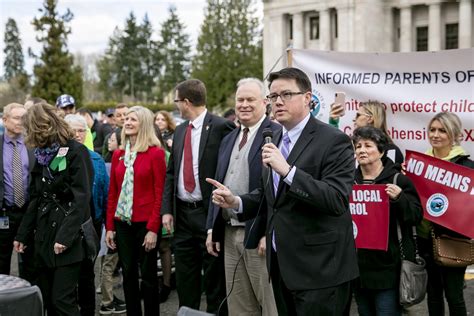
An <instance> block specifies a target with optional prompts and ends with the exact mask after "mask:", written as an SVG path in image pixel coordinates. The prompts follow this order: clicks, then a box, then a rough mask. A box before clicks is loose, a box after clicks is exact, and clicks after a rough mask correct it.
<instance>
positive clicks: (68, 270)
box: [38, 262, 81, 316]
mask: <svg viewBox="0 0 474 316" xmlns="http://www.w3.org/2000/svg"><path fill="white" fill-rule="evenodd" d="M80 270H81V263H80V262H78V263H73V264H70V265H67V266H62V267H57V268H42V269H40V270H39V276H38V286H39V288H40V289H41V293H42V295H43V302H44V307H45V309H46V311H47V312H48V316H62V315H64V316H79V315H80V313H79V306H78V303H77V292H76V288H77V284H78V280H79V273H80Z"/></svg>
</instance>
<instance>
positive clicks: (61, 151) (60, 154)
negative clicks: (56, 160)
mask: <svg viewBox="0 0 474 316" xmlns="http://www.w3.org/2000/svg"><path fill="white" fill-rule="evenodd" d="M68 151H69V147H61V148H59V150H58V154H57V155H56V157H65V156H66V154H67V152H68Z"/></svg>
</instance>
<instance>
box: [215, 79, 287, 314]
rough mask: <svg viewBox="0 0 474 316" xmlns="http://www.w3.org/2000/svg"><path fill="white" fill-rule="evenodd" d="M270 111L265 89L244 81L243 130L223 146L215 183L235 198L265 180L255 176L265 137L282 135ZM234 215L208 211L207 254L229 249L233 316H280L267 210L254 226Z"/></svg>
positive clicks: (239, 104)
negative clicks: (268, 256)
mask: <svg viewBox="0 0 474 316" xmlns="http://www.w3.org/2000/svg"><path fill="white" fill-rule="evenodd" d="M265 111H266V104H265V87H264V85H263V83H262V82H261V81H260V80H258V79H255V78H245V79H242V80H240V81H239V82H238V83H237V92H236V94H235V113H236V116H237V119H238V120H239V122H240V128H238V129H235V130H233V131H232V132H231V133H230V134H229V135H227V136H226V137H225V138H224V139H223V140H222V143H221V146H220V149H219V159H218V163H217V171H216V180H217V181H221V182H223V183H224V185H226V186H227V187H228V188H229V189H230V190H231V191H232V192H234V193H235V194H246V193H249V192H251V191H253V190H255V189H256V188H258V187H259V186H260V177H257V176H255V175H259V174H261V173H262V146H263V145H264V137H263V135H262V133H263V131H264V130H265V129H269V130H270V131H272V133H273V134H276V133H277V132H280V131H281V127H280V125H278V124H276V123H273V122H271V121H270V119H268V118H267V117H266V115H265ZM231 212H232V211H231V210H228V209H223V208H220V207H218V206H216V205H214V204H211V205H210V206H209V213H208V215H207V229H208V235H207V241H206V246H207V251H208V252H209V253H210V254H212V255H214V256H217V255H218V252H220V251H221V247H222V244H224V261H225V276H226V284H227V292H230V290H231V288H232V285H233V286H234V289H233V292H232V295H231V296H229V298H228V300H227V304H228V307H229V315H268V316H272V315H276V314H277V310H276V305H275V298H274V297H273V292H272V288H271V285H270V282H269V280H268V272H267V268H266V260H265V226H266V218H267V216H266V215H267V212H266V206H265V207H263V209H262V210H260V213H259V216H258V217H257V218H256V219H255V220H248V221H246V222H240V221H238V220H235V219H233V218H232V216H231V215H232V214H231ZM240 256H242V261H240V262H239V259H240ZM235 269H237V270H236V276H235V282H234V281H233V280H234V278H233V274H234V270H235ZM233 282H234V284H232V283H233Z"/></svg>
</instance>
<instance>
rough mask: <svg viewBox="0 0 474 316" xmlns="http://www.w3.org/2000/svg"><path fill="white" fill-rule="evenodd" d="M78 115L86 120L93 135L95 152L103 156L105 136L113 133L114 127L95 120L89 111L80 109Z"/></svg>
mask: <svg viewBox="0 0 474 316" xmlns="http://www.w3.org/2000/svg"><path fill="white" fill-rule="evenodd" d="M77 113H79V114H80V115H81V116H83V117H84V118H85V119H86V122H87V127H88V128H89V129H90V131H91V133H92V140H93V143H94V151H95V152H96V153H99V154H102V148H103V146H104V140H105V136H107V135H108V134H110V133H111V132H112V127H111V126H110V125H109V124H102V123H101V122H99V120H97V119H95V118H94V116H93V115H92V112H91V111H90V110H89V109H86V108H80V109H79V110H77Z"/></svg>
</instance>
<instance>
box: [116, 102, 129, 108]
mask: <svg viewBox="0 0 474 316" xmlns="http://www.w3.org/2000/svg"><path fill="white" fill-rule="evenodd" d="M123 108H127V109H128V105H127V104H126V103H118V104H117V105H116V106H115V109H123Z"/></svg>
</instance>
